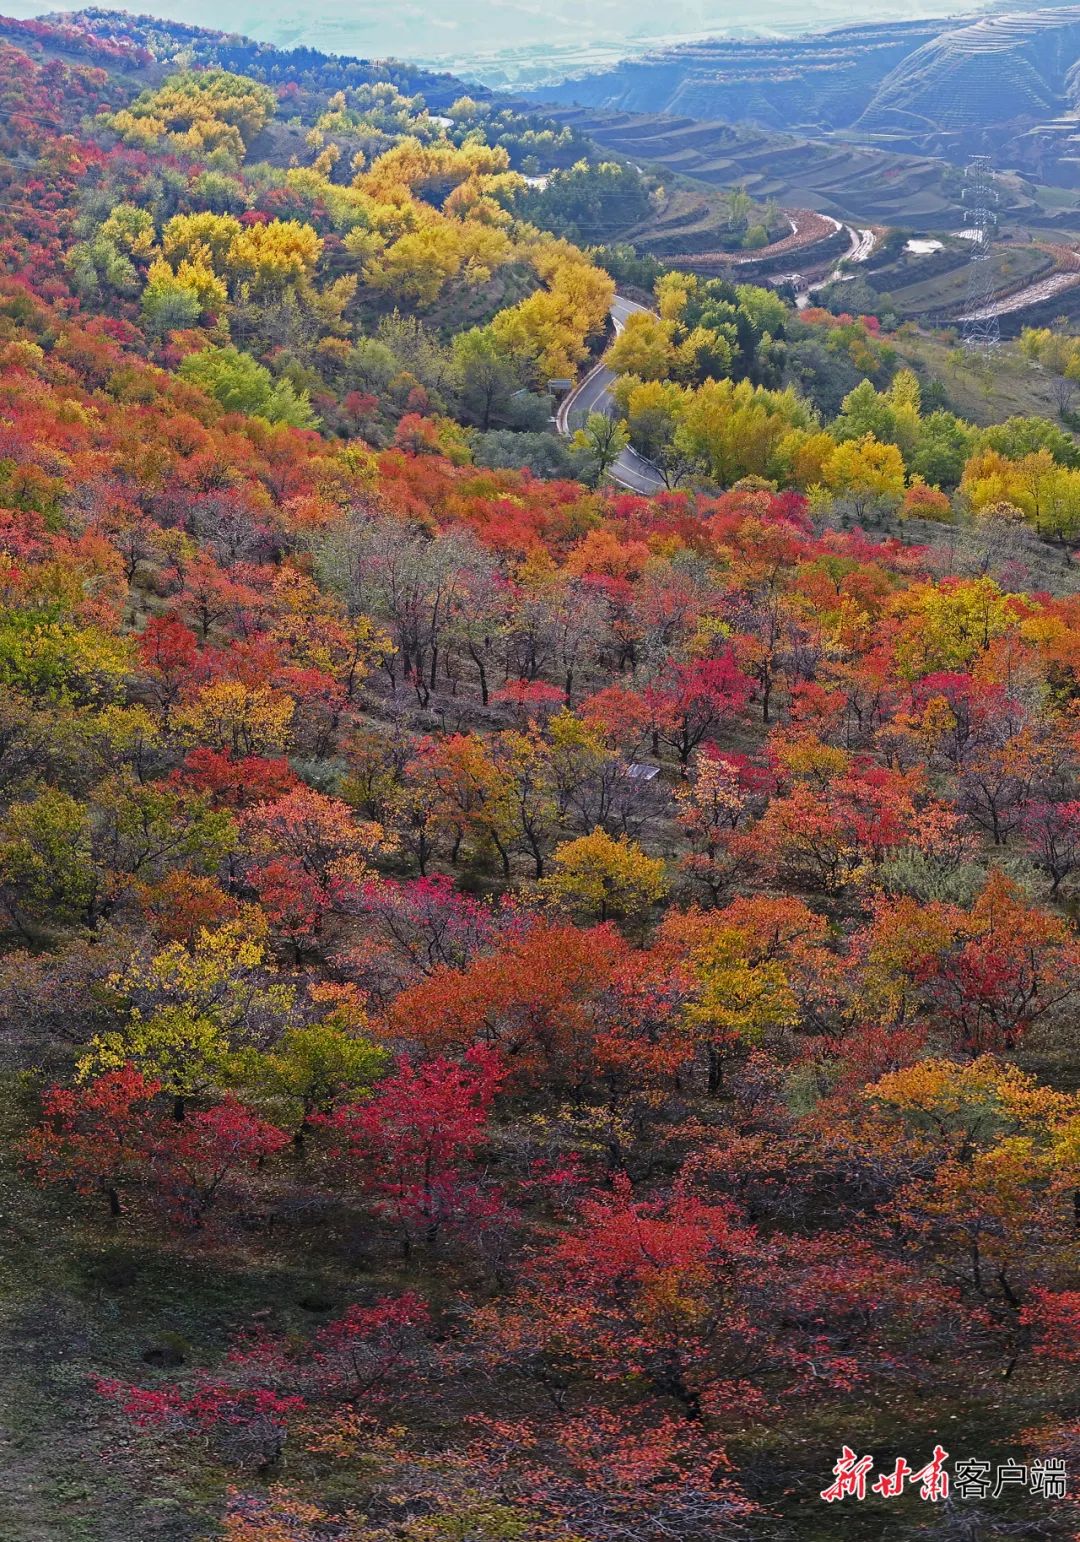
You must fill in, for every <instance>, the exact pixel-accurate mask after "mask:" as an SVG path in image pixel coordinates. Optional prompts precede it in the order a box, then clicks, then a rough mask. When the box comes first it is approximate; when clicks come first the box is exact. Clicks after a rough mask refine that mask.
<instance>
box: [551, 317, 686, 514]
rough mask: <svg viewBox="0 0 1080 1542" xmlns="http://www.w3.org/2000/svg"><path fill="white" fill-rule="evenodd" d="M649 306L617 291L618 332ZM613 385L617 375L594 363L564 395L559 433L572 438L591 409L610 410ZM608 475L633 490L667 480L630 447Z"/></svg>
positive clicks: (659, 487) (657, 488)
mask: <svg viewBox="0 0 1080 1542" xmlns="http://www.w3.org/2000/svg"><path fill="white" fill-rule="evenodd" d="M647 309H648V307H647V306H645V305H639V304H638V303H637V301H636V300H628V299H627V298H626V296H625V295H621V294H617V295H616V296H615V299H614V300H613V301H612V304H611V320H612V324H613V325H614V328H615V332H616V334H618V333H619V332H621V331H622V329H623V327H624V326H625V325H626V318H627V317H628V316H632V315H633V313H634V312H635V311H644V310H647ZM614 384H615V376H614V375H613V374H612V372H611V370H609V369H608V368H607V366H606V365H605V364H604V363H603V362H601V363H600V364H597V365H595V366H594V367H593V368H592V369H591V370H590V371H589V373H588V374H587V375H586V376H585V377H584V378H583V379H582V380H579V381H578V383H577V385H576V386H575V387H574V389H573V390H572V391H570V392H569V393H568V394H567V395H566V396H565V397H564V398H563V401H562V403H561V405H560V407H559V410H558V412H557V413H556V414H555V426H556V428H557V429H558V430H559V433H560V434H563V435H565V436H566V437H569V436H570V435H571V434H572V433H573V432H574V429H575V428H578V427H580V425H581V424H582V423H584V421H585V419H586V418H587V417H588V415H589V413H590V412H610V411H611V410H612V407H613V399H612V395H611V388H612V386H613V385H614ZM609 475H610V477H611V480H612V481H613V482H618V484H619V486H620V487H625V488H627V489H628V490H629V491H630V492H632V493H658V492H662V491H663V488H664V479H663V477H662V476H661V475H660V473H659V471H657V469H656V467H655V466H653V465H651V464H650V463H649V462H648V461H647V460H646V459H645V458H644V456H641V455H639V454H638V453H637V451H636V450H631V449H630V448H627V449H625V450H623V452H622V454H621V455H620V456H619V458H618V460H617V461H616V462H615V464H614V466H612V468H611V471H610V472H609Z"/></svg>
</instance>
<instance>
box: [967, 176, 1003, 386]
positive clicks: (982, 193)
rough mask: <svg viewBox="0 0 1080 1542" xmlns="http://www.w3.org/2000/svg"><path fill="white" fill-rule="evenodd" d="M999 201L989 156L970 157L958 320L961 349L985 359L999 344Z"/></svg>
mask: <svg viewBox="0 0 1080 1542" xmlns="http://www.w3.org/2000/svg"><path fill="white" fill-rule="evenodd" d="M997 201H998V195H997V191H996V189H995V187H994V179H993V176H992V175H991V173H990V157H989V156H988V155H973V156H972V157H971V160H970V161H969V162H968V165H967V171H966V172H965V174H964V231H965V234H966V235H967V236H968V238H969V239H970V241H971V261H970V263H969V265H968V283H967V300H966V302H965V304H964V312H963V315H962V316H961V318H960V321H961V325H962V328H963V331H962V334H961V336H962V340H963V344H964V347H965V348H967V349H968V351H969V352H971V353H979V354H982V355H983V356H984V357H988V356H989V355H990V354H992V353H993V352H994V350H995V349H996V348H997V347H998V345H999V343H1000V342H1001V328H1000V326H999V324H998V318H997V315H996V313H993V302H994V265H993V263H992V261H991V258H992V257H993V254H994V231H995V229H996V228H997V213H996V206H997Z"/></svg>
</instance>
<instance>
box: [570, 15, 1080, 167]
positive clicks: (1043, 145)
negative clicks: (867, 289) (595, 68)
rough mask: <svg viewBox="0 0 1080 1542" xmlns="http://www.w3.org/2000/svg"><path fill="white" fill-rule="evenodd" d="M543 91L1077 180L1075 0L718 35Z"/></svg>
mask: <svg viewBox="0 0 1080 1542" xmlns="http://www.w3.org/2000/svg"><path fill="white" fill-rule="evenodd" d="M544 95H545V97H546V99H547V100H549V101H557V102H562V103H574V104H577V105H580V106H582V107H586V108H591V109H598V110H603V111H608V112H611V111H615V112H636V113H663V114H669V115H673V116H675V115H679V116H687V117H693V118H697V119H711V120H714V121H715V120H724V121H727V122H735V123H749V124H753V125H756V126H759V127H763V128H768V129H771V130H782V131H795V132H799V133H806V134H813V135H816V136H820V135H822V134H828V135H836V136H838V137H842V138H850V139H856V140H859V141H861V142H868V143H873V144H876V145H879V146H881V147H882V148H888V149H894V150H899V151H903V152H908V153H914V154H922V155H939V156H945V157H946V158H948V159H952V160H954V161H961V160H963V159H964V158H965V157H966V156H967V155H968V154H970V153H971V152H972V151H974V150H990V151H1002V150H1004V149H1005V148H1006V147H1007V149H1008V164H1009V165H1010V166H1014V167H1015V168H1016V169H1018V170H1020V171H1022V172H1025V173H1028V174H1032V175H1036V176H1040V177H1043V178H1045V179H1046V180H1050V181H1053V182H1056V183H1060V184H1061V185H1064V186H1078V185H1080V5H1070V6H1063V7H1059V8H1042V9H1039V10H1032V11H1018V12H1009V13H1006V14H1002V15H995V16H987V17H983V18H980V19H979V20H975V21H963V22H959V23H958V22H956V21H955V20H949V19H947V18H946V19H942V20H941V21H936V22H926V21H914V22H895V23H888V24H881V25H866V26H854V27H845V28H840V29H837V30H834V31H828V32H821V33H816V34H810V35H804V36H801V37H796V38H789V39H762V40H760V41H747V42H743V41H735V40H729V39H717V40H715V41H712V42H708V43H703V44H695V45H693V46H688V47H685V48H673V49H668V50H664V51H662V52H659V53H656V54H653V55H649V56H648V57H646V58H643V59H639V60H633V61H627V62H626V63H624V64H621V65H619V66H617V67H615V68H613V69H609V70H605V71H603V72H601V73H597V74H592V75H586V76H582V77H580V78H578V79H574V80H567V81H564V82H563V83H562V84H561V85H560V86H558V87H554V88H550V89H548V90H547V91H546V92H545V93H544Z"/></svg>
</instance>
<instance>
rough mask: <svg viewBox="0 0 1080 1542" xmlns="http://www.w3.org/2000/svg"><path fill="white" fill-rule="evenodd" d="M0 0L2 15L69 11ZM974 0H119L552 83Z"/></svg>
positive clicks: (366, 53)
mask: <svg viewBox="0 0 1080 1542" xmlns="http://www.w3.org/2000/svg"><path fill="white" fill-rule="evenodd" d="M78 8H79V6H78V5H77V4H70V5H65V4H63V3H60V4H58V5H57V4H53V5H42V4H41V3H40V0H39V3H35V0H0V9H2V10H3V11H5V12H7V14H8V15H15V16H35V15H40V14H42V12H43V11H46V10H53V9H59V10H78ZM977 8H978V5H977V0H966V3H965V0H960V3H959V4H957V3H956V0H953V3H952V4H950V3H949V0H767V3H766V4H762V3H761V0H757V3H754V0H666V3H665V4H664V5H657V4H656V0H501V3H492V0H399V3H398V4H387V3H385V0H319V4H318V5H311V6H310V7H305V6H304V5H303V4H297V3H296V0H288V3H287V0H259V3H256V0H128V9H130V10H132V11H136V12H139V11H142V12H149V13H151V14H153V15H156V16H168V17H172V18H173V19H174V20H176V21H186V22H194V23H197V24H198V25H200V26H207V27H217V28H221V29H225V30H229V31H235V32H243V33H246V34H247V35H248V36H250V37H257V38H261V39H263V40H265V41H266V42H269V43H276V44H278V45H280V46H284V47H287V46H289V45H290V44H295V43H308V44H311V45H312V46H313V47H316V48H322V49H325V50H327V51H328V52H332V53H351V54H358V55H360V56H361V57H368V58H371V57H375V58H385V57H386V56H387V55H393V56H395V57H397V58H401V59H414V60H418V61H423V62H437V63H441V64H442V65H443V66H444V67H445V68H448V69H454V70H456V71H457V72H458V73H467V74H472V75H474V76H475V77H477V78H480V79H486V80H489V81H491V82H492V83H493V84H497V83H498V81H499V80H500V79H512V78H515V76H517V75H518V74H519V73H520V74H521V75H522V76H526V75H528V76H535V74H536V72H537V71H538V70H539V71H540V72H542V73H546V74H547V75H548V76H549V77H552V76H554V75H557V74H562V73H570V72H572V71H573V70H574V69H576V68H582V67H584V66H587V65H591V64H598V63H601V62H603V61H605V60H609V59H616V58H620V57H623V56H625V55H627V54H631V53H638V52H640V51H642V50H643V49H644V48H645V47H648V46H650V45H652V44H656V43H660V42H665V41H671V40H674V39H677V38H692V37H701V36H703V35H704V36H707V35H709V34H715V33H723V32H727V33H743V34H745V33H747V32H757V33H761V32H770V31H775V32H791V31H801V30H805V29H808V28H814V27H823V26H839V25H843V24H844V23H850V22H854V21H859V20H867V21H868V20H871V19H874V20H886V19H889V20H892V19H896V18H900V17H904V18H917V17H925V16H938V15H949V14H952V15H955V14H957V12H958V11H963V10H975V9H977Z"/></svg>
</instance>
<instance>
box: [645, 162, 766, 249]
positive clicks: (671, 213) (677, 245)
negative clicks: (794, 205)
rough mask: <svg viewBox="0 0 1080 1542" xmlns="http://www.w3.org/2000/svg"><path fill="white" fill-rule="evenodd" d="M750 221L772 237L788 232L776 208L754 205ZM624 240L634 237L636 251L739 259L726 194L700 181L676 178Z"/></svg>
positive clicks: (736, 236)
mask: <svg viewBox="0 0 1080 1542" xmlns="http://www.w3.org/2000/svg"><path fill="white" fill-rule="evenodd" d="M748 223H749V224H750V225H755V224H759V223H760V224H761V225H764V226H765V227H766V228H767V230H768V234H769V236H770V237H771V238H772V240H773V241H781V240H783V239H784V238H785V237H786V236H787V235H788V234H789V222H788V220H787V218H786V217H785V216H784V215H783V214H782V213H780V212H779V210H778V209H777V208H775V207H773V208H771V209H770V208H769V207H767V206H766V205H765V204H759V205H756V206H755V207H754V209H753V210H752V211H751V213H750V217H749V221H748ZM620 238H621V239H622V240H626V241H632V242H633V243H634V245H635V246H636V247H638V249H639V250H640V251H643V252H648V253H649V254H650V255H652V256H655V257H679V256H692V255H693V254H695V253H698V252H702V253H710V252H716V251H718V250H719V251H720V252H722V253H723V254H724V255H725V257H726V258H727V260H728V261H732V260H739V259H740V258H741V257H742V256H743V255H745V256H746V257H752V256H753V255H754V253H753V252H752V251H751V252H747V253H745V254H743V253H742V252H741V250H740V242H739V235H738V232H737V231H735V230H733V229H732V228H731V225H730V210H729V207H728V200H727V198H726V196H724V195H723V194H721V193H720V192H718V191H717V190H715V189H714V188H711V187H706V186H703V185H702V184H700V183H697V184H694V183H683V182H680V181H675V182H674V183H673V185H672V186H670V187H668V188H667V189H666V191H665V193H664V196H663V199H662V201H661V205H660V207H659V208H658V209H657V210H656V211H655V212H654V213H653V214H652V215H650V217H649V218H648V219H647V220H644V221H642V223H641V224H639V225H635V226H633V227H631V228H630V229H629V230H626V231H624V232H622V233H621V237H620Z"/></svg>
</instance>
